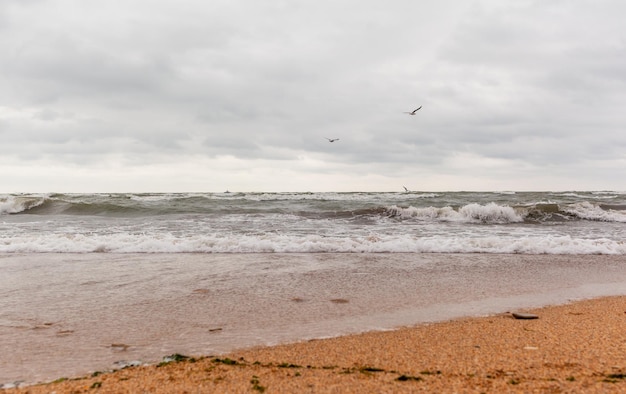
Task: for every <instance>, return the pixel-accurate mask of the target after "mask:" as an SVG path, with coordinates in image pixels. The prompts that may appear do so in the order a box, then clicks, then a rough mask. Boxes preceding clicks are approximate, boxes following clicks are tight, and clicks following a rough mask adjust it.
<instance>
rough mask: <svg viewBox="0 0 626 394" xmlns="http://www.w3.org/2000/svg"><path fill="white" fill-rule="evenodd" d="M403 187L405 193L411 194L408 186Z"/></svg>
mask: <svg viewBox="0 0 626 394" xmlns="http://www.w3.org/2000/svg"><path fill="white" fill-rule="evenodd" d="M402 187H403V188H404V191H405V192H407V193H408V192H410V190H409V189H407V188H406V186H402Z"/></svg>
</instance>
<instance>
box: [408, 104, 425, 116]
mask: <svg viewBox="0 0 626 394" xmlns="http://www.w3.org/2000/svg"><path fill="white" fill-rule="evenodd" d="M421 108H422V106H421V105H420V107H419V108H418V109H414V110H413V111H411V112H405V114H409V115H415V113H416V112H417V111H419V110H420V109H421Z"/></svg>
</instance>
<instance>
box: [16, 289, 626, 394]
mask: <svg viewBox="0 0 626 394" xmlns="http://www.w3.org/2000/svg"><path fill="white" fill-rule="evenodd" d="M517 311H518V312H520V311H521V312H530V313H533V314H536V315H537V316H538V317H539V318H538V319H532V320H518V319H515V318H513V317H512V315H511V313H500V314H495V315H489V316H484V317H470V318H459V319H453V320H449V321H443V322H437V323H426V324H419V325H416V326H411V327H403V328H398V329H395V330H391V331H373V332H366V333H362V334H353V335H345V336H340V337H336V338H329V339H317V340H308V341H301V342H296V343H290V344H284V345H277V346H270V347H255V348H249V349H244V350H239V351H234V352H230V353H228V354H225V355H219V356H210V355H204V356H197V355H195V356H194V355H187V356H193V357H195V358H193V359H182V358H181V360H180V361H176V360H173V361H171V362H167V363H162V364H161V365H149V366H137V367H129V368H125V369H122V370H118V371H115V372H106V373H102V374H99V373H97V374H96V373H94V374H92V375H91V376H85V377H81V378H77V379H66V380H63V379H60V380H59V381H56V382H53V383H46V384H42V385H33V386H28V387H23V388H9V389H5V390H4V392H6V393H7V394H9V393H32V394H37V393H49V392H52V391H54V392H56V393H69V392H89V391H91V390H94V389H97V390H98V391H97V392H99V393H119V392H153V393H171V392H189V393H196V392H198V393H199V392H263V391H265V392H271V393H281V392H285V393H288V392H319V393H326V392H418V391H426V392H504V391H506V392H530V391H532V392H583V391H584V392H609V393H610V392H623V391H625V390H626V330H624V329H623V328H624V327H626V296H623V295H622V296H608V297H601V298H592V299H585V300H577V301H573V302H570V303H567V304H561V305H552V306H546V307H541V308H534V309H520V310H517ZM509 312H514V311H509Z"/></svg>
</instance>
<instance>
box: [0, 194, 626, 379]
mask: <svg viewBox="0 0 626 394" xmlns="http://www.w3.org/2000/svg"><path fill="white" fill-rule="evenodd" d="M608 295H626V192H625V191H567V192H508V191H497V192H428V191H415V192H413V191H406V192H381V193H375V192H352V193H331V192H326V193H315V192H311V193H287V192H285V193H268V192H246V193H243V192H224V193H97V194H63V193H42V194H28V193H10V194H0V387H5V388H7V387H15V386H19V385H25V384H31V383H35V382H41V381H48V380H53V379H56V378H59V377H62V376H63V377H71V376H78V375H81V374H87V373H92V372H94V371H105V370H110V369H117V368H123V367H126V366H128V365H138V364H142V363H154V362H158V361H159V360H160V359H161V358H162V357H164V356H167V355H168V354H174V353H180V354H190V355H215V354H223V353H225V352H229V351H232V350H236V349H240V348H246V347H252V346H266V345H273V344H278V343H285V342H294V341H302V340H309V339H314V338H326V337H333V336H338V335H346V334H352V333H358V332H364V331H371V330H389V329H394V328H397V327H400V326H407V325H414V324H423V323H430V322H435V321H441V320H447V319H452V318H458V317H464V316H479V315H487V314H494V313H505V312H507V311H511V310H513V309H516V308H529V307H535V306H542V305H547V304H555V303H564V302H569V301H571V300H576V299H583V298H591V297H598V296H608Z"/></svg>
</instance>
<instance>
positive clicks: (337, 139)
mask: <svg viewBox="0 0 626 394" xmlns="http://www.w3.org/2000/svg"><path fill="white" fill-rule="evenodd" d="M324 138H326V139H327V140H328V142H335V141H339V138H328V137H324Z"/></svg>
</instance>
